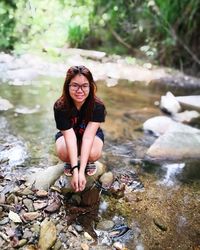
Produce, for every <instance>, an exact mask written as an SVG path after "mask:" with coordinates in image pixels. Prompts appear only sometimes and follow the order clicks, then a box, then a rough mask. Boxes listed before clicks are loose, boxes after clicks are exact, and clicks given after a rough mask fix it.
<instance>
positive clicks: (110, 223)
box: [96, 220, 115, 230]
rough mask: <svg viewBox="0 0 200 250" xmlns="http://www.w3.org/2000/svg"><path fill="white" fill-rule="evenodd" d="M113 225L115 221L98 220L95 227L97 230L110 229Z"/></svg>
mask: <svg viewBox="0 0 200 250" xmlns="http://www.w3.org/2000/svg"><path fill="white" fill-rule="evenodd" d="M114 225H115V223H114V222H113V221H111V220H103V221H100V222H99V223H98V224H97V227H96V229H97V230H109V229H111V228H112V227H113V226H114Z"/></svg>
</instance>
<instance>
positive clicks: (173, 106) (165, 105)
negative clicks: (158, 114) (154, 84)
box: [160, 92, 181, 114]
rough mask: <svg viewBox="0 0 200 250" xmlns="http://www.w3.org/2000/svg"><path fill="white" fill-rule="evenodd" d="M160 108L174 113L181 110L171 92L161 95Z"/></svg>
mask: <svg viewBox="0 0 200 250" xmlns="http://www.w3.org/2000/svg"><path fill="white" fill-rule="evenodd" d="M160 108H161V110H163V111H166V112H167V113H169V114H176V113H178V112H180V110H181V106H180V104H179V102H178V101H177V99H176V97H175V96H174V95H173V94H172V93H171V92H167V94H166V95H165V96H161V101H160Z"/></svg>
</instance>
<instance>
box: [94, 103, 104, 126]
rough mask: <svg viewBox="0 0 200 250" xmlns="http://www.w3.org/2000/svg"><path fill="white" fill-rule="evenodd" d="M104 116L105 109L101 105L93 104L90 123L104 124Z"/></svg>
mask: <svg viewBox="0 0 200 250" xmlns="http://www.w3.org/2000/svg"><path fill="white" fill-rule="evenodd" d="M105 116H106V111H105V107H104V105H103V104H100V103H95V107H94V112H93V116H92V119H91V121H92V122H104V121H105Z"/></svg>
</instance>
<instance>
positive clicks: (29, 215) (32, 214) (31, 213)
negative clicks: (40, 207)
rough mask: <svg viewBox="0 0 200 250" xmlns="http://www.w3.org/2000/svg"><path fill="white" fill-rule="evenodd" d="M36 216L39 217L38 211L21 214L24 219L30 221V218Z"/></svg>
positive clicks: (35, 217)
mask: <svg viewBox="0 0 200 250" xmlns="http://www.w3.org/2000/svg"><path fill="white" fill-rule="evenodd" d="M38 217H40V213H38V212H29V213H23V214H22V218H23V219H24V220H25V221H32V220H35V219H37V218H38Z"/></svg>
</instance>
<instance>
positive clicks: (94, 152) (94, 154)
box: [89, 150, 102, 162]
mask: <svg viewBox="0 0 200 250" xmlns="http://www.w3.org/2000/svg"><path fill="white" fill-rule="evenodd" d="M101 154H102V151H99V150H91V152H90V156H89V161H91V162H93V161H97V160H98V159H99V158H100V157H101Z"/></svg>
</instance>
